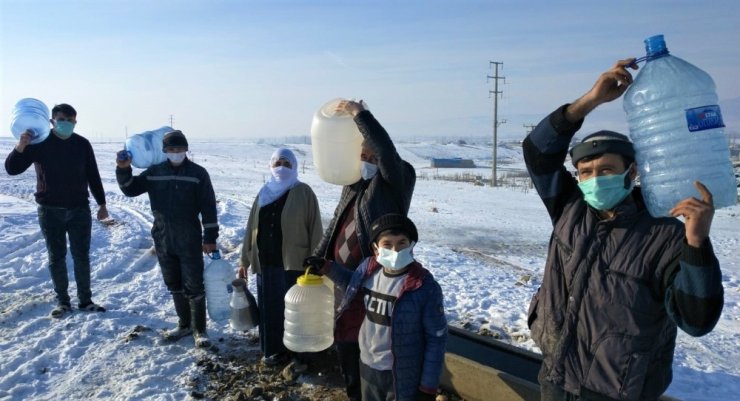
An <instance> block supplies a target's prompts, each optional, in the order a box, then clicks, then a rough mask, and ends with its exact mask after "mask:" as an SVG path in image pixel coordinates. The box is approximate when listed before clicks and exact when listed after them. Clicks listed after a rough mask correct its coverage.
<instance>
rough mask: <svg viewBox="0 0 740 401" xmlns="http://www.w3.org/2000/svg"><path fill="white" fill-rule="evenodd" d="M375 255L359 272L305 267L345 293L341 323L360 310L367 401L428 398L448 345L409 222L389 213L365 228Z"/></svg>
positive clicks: (318, 262) (322, 263) (317, 264)
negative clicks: (352, 307) (344, 316)
mask: <svg viewBox="0 0 740 401" xmlns="http://www.w3.org/2000/svg"><path fill="white" fill-rule="evenodd" d="M369 238H370V243H371V247H372V248H373V252H374V254H375V256H371V257H367V258H365V259H364V260H363V261H362V263H361V264H360V265H359V266H358V267H357V269H356V270H354V271H352V270H350V269H347V268H345V267H344V266H341V265H340V264H339V263H336V262H333V263H332V262H329V261H326V260H325V259H323V258H318V257H311V258H308V259H307V260H306V261H305V262H304V264H306V265H307V266H311V269H312V270H313V271H314V272H317V273H320V274H325V275H326V276H327V277H328V278H330V279H331V280H332V281H333V282H334V284H335V285H336V287H337V288H339V289H341V290H342V291H344V293H345V297H344V299H343V301H342V303H341V305H340V307H339V312H338V313H339V315H338V317H337V319H339V318H341V316H342V314H343V313H346V312H347V310H348V307H349V306H350V305H351V304H352V302H353V300H355V299H359V300H360V302H361V305H362V307H363V313H362V323H361V326H360V331H359V346H360V359H361V362H360V388H361V395H362V399H363V400H364V401H386V400H396V401H427V400H428V401H433V400H434V399H435V398H436V393H437V387H438V385H439V375H440V373H441V371H442V365H443V362H444V352H445V343H446V340H447V320H446V318H445V314H444V302H443V298H442V290H441V288H440V286H439V284H438V283H437V282H436V281H435V280H434V277H433V276H432V274H431V273H430V272H429V271H428V270H427V269H425V268H424V267H423V266H422V265H421V264H420V263H419V262H417V261H416V260H415V259H414V255H413V249H414V245H415V244H416V242H417V241H418V240H419V235H418V233H417V230H416V226H415V225H414V223H413V222H412V221H411V220H409V218H408V217H405V216H403V215H400V214H387V215H385V216H382V217H380V218H378V219H377V220H375V221H374V222H373V223H372V225H371V228H370V237H369Z"/></svg>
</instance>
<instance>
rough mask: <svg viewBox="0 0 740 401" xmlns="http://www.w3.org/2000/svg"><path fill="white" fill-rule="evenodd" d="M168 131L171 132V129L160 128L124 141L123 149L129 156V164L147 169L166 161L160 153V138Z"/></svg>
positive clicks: (161, 152) (162, 153)
mask: <svg viewBox="0 0 740 401" xmlns="http://www.w3.org/2000/svg"><path fill="white" fill-rule="evenodd" d="M170 131H172V128H171V127H161V128H159V129H155V130H153V131H145V132H142V133H140V134H136V135H133V136H131V137H130V138H128V139H126V145H125V149H126V150H127V151H128V152H129V154H130V158H131V164H133V165H134V167H138V168H147V167H149V166H153V165H155V164H159V163H162V162H164V161H165V160H167V156H166V155H165V154H164V152H163V151H162V138H164V134H166V133H168V132H170Z"/></svg>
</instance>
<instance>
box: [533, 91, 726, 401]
mask: <svg viewBox="0 0 740 401" xmlns="http://www.w3.org/2000/svg"><path fill="white" fill-rule="evenodd" d="M566 106H567V105H566ZM566 106H563V107H561V108H559V109H558V110H556V111H555V112H553V113H552V114H551V115H550V116H548V117H547V118H545V119H544V120H543V121H542V122H541V123H540V124H539V125H538V126H537V128H535V130H534V131H533V132H532V133H531V134H530V135H529V136H528V137H527V138H526V139H525V141H524V144H523V147H524V156H525V161H526V163H527V168H528V169H529V173H530V176H531V177H532V180H533V182H534V184H535V187H536V188H537V191H538V192H539V194H540V197H541V198H542V200H543V202H544V203H545V206H546V207H547V210H548V212H549V214H550V217H551V218H552V222H553V226H554V228H553V233H552V237H551V239H550V247H549V252H548V256H547V265H546V266H545V275H544V278H543V281H542V286H541V287H540V288H539V290H538V292H537V294H535V296H534V297H533V298H532V302H531V304H530V308H529V319H528V323H529V326H530V329H531V330H532V338H533V339H534V340H535V342H536V343H537V345H538V346H539V347H540V349H541V350H542V353H543V356H544V362H543V368H542V370H541V371H540V381H542V380H547V381H549V382H552V383H555V384H557V385H560V386H562V387H563V388H564V389H565V390H566V391H568V392H570V393H573V394H580V395H585V396H590V397H591V398H597V397H601V398H599V399H614V400H655V399H657V398H658V396H660V394H662V393H663V392H664V391H665V389H666V388H667V387H668V385H669V384H670V382H671V379H672V368H671V365H672V362H673V352H674V348H675V342H676V333H677V331H676V327H677V326H678V327H681V329H682V330H684V331H686V332H687V333H689V334H691V335H694V336H700V335H703V334H706V333H708V332H709V331H711V330H712V328H713V327H714V325H715V324H716V323H717V320H718V319H719V315H720V313H721V311H722V306H723V289H722V278H721V273H720V269H719V262H718V261H717V259H716V257H715V256H714V252H713V250H712V246H711V243H710V242H709V240H707V241H706V243H705V244H704V245H703V246H702V247H700V248H694V247H691V246H689V245H688V244H687V243H686V241H685V232H684V225H683V223H681V222H680V221H679V220H677V219H675V218H666V217H664V218H653V217H651V216H650V215H649V214H648V212H647V210H646V209H645V206H644V202H643V200H642V196H641V193H640V191H639V189H635V190H634V191H633V193H632V195H631V196H629V197H627V199H626V200H625V201H623V202H622V203H621V204H619V205H618V206H617V207H616V208H615V209H614V210H615V211H616V216H615V217H614V218H612V219H609V220H603V219H601V218H600V217H599V214H598V213H597V211H596V210H595V209H593V208H591V207H590V206H588V204H587V203H586V202H585V201H584V200H583V196H582V193H581V192H580V190H579V189H578V186H577V182H576V180H575V178H573V176H572V175H571V174H570V173H569V172H568V171H567V170H566V169H565V167H564V166H563V163H564V161H565V156H566V152H567V149H568V144H569V143H570V140H571V138H572V137H573V135H574V134H575V132H576V131H577V130H578V129H579V128H580V126H581V124H582V121H580V122H578V123H576V124H572V123H570V122H568V121H567V120H566V119H565V116H564V110H565V107H566ZM604 397H606V398H604ZM591 398H589V399H591Z"/></svg>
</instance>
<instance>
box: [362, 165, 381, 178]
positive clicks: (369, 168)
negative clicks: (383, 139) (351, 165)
mask: <svg viewBox="0 0 740 401" xmlns="http://www.w3.org/2000/svg"><path fill="white" fill-rule="evenodd" d="M360 163H361V164H362V167H361V170H360V173H361V175H362V178H363V179H365V180H369V179H371V178H373V177H375V174H377V173H378V165H377V164H372V163H368V162H360Z"/></svg>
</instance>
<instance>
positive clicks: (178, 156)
mask: <svg viewBox="0 0 740 401" xmlns="http://www.w3.org/2000/svg"><path fill="white" fill-rule="evenodd" d="M165 155H166V156H167V160H169V161H170V163H172V164H174V165H175V166H179V165H180V164H181V163H182V162H183V161H184V160H185V156H186V152H179V153H165Z"/></svg>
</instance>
